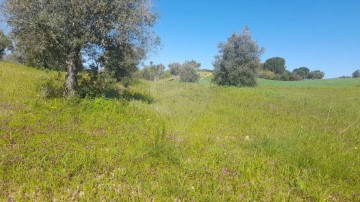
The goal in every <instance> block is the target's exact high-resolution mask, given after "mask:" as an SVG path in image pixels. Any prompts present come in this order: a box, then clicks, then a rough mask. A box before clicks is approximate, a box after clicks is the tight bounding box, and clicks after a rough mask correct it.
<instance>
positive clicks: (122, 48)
mask: <svg viewBox="0 0 360 202" xmlns="http://www.w3.org/2000/svg"><path fill="white" fill-rule="evenodd" d="M143 54H144V53H143V51H142V50H141V49H136V48H134V47H132V46H131V45H130V44H113V45H111V46H107V47H106V50H104V53H103V54H102V55H101V56H100V58H99V59H98V61H99V62H100V64H97V65H99V67H100V66H101V67H104V69H105V71H106V72H107V73H108V74H110V75H113V77H114V78H115V79H116V80H117V81H123V80H124V79H128V78H131V77H132V75H133V73H135V72H136V70H137V65H138V64H139V62H140V60H141V59H142V58H143V56H144V55H143ZM95 64H96V60H95Z"/></svg>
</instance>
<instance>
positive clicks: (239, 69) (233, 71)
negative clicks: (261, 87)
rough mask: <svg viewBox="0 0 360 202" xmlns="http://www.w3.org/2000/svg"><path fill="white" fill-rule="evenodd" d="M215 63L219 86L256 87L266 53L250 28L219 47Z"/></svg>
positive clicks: (215, 77) (234, 35)
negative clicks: (261, 59) (262, 56)
mask: <svg viewBox="0 0 360 202" xmlns="http://www.w3.org/2000/svg"><path fill="white" fill-rule="evenodd" d="M218 48H219V55H217V56H216V57H215V62H214V81H215V82H216V83H217V84H219V85H231V86H238V87H242V86H255V85H256V77H257V70H258V69H259V67H260V56H261V54H262V53H263V52H264V50H263V49H262V48H260V47H259V46H258V45H257V43H256V42H255V41H254V40H253V39H252V37H251V34H250V31H249V28H248V27H245V28H244V29H243V31H242V33H241V34H239V35H238V34H236V33H234V34H232V35H231V37H230V38H228V40H227V42H226V43H221V44H219V46H218Z"/></svg>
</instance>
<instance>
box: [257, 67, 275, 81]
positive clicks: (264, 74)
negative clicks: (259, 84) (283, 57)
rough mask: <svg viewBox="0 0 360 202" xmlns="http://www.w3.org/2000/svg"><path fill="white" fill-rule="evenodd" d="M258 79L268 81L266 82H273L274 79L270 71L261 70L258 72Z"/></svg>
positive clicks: (273, 74)
mask: <svg viewBox="0 0 360 202" xmlns="http://www.w3.org/2000/svg"><path fill="white" fill-rule="evenodd" d="M259 78H262V79H268V80H274V79H275V73H274V72H272V71H270V70H264V69H261V70H260V71H259Z"/></svg>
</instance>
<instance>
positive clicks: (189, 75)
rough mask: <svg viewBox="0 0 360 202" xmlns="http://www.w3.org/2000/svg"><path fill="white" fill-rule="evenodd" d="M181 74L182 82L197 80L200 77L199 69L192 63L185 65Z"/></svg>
mask: <svg viewBox="0 0 360 202" xmlns="http://www.w3.org/2000/svg"><path fill="white" fill-rule="evenodd" d="M179 75H180V81H182V82H197V81H198V80H199V77H200V76H199V74H198V72H197V69H196V68H195V67H193V66H191V65H183V67H182V68H181V69H180V74H179Z"/></svg>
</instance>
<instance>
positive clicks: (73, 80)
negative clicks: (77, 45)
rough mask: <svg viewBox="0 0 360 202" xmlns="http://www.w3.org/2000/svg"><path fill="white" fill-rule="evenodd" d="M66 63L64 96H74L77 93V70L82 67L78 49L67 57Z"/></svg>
mask: <svg viewBox="0 0 360 202" xmlns="http://www.w3.org/2000/svg"><path fill="white" fill-rule="evenodd" d="M66 64H67V72H66V75H65V84H64V96H65V97H76V96H77V95H78V72H79V70H81V67H82V62H81V56H80V49H78V51H75V53H74V54H72V55H71V56H69V57H68V60H67V61H66Z"/></svg>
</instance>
